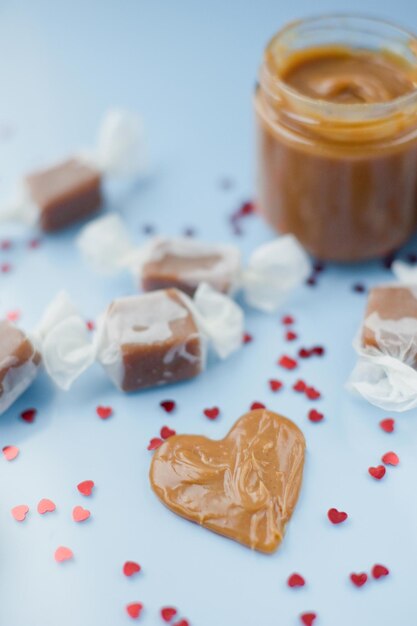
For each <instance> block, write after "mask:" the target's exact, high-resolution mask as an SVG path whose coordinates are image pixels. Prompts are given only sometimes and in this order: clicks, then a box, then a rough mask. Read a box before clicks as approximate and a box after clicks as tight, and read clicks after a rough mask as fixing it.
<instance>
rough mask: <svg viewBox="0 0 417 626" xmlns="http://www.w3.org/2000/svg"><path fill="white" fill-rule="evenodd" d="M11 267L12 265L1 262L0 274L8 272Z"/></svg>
mask: <svg viewBox="0 0 417 626" xmlns="http://www.w3.org/2000/svg"><path fill="white" fill-rule="evenodd" d="M11 269H12V266H11V265H10V263H2V264H1V265H0V272H1V273H2V274H8V273H9V272H10V271H11Z"/></svg>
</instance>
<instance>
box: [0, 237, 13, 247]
mask: <svg viewBox="0 0 417 626" xmlns="http://www.w3.org/2000/svg"><path fill="white" fill-rule="evenodd" d="M12 246H13V243H12V241H11V240H10V239H2V240H1V241H0V250H10V248H12Z"/></svg>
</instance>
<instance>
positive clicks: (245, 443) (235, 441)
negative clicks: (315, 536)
mask: <svg viewBox="0 0 417 626" xmlns="http://www.w3.org/2000/svg"><path fill="white" fill-rule="evenodd" d="M304 451H305V440H304V436H303V433H302V432H301V431H300V429H299V428H298V427H297V426H296V425H295V424H293V422H291V421H290V420H288V419H286V418H285V417H282V416H281V415H277V414H276V413H272V412H271V411H267V410H266V409H258V410H256V411H251V412H250V413H247V414H246V415H244V416H243V417H241V418H240V419H239V420H238V421H237V422H236V423H235V425H234V426H233V428H232V429H231V430H230V432H229V433H228V435H227V436H226V437H225V438H224V439H221V440H220V441H213V440H211V439H208V438H206V437H201V436H198V435H175V436H173V437H170V438H169V439H168V440H167V441H166V442H165V443H164V444H163V445H162V446H161V447H160V448H158V450H157V451H156V452H155V455H154V457H153V459H152V463H151V469H150V480H151V485H152V488H153V490H154V491H155V493H156V495H157V496H158V497H159V498H160V500H162V502H163V503H164V504H166V506H167V507H168V508H170V509H171V510H172V511H174V513H177V514H178V515H181V516H182V517H185V518H186V519H189V520H191V521H193V522H196V523H198V524H201V525H202V526H205V527H206V528H209V529H210V530H213V531H214V532H217V533H219V534H221V535H225V536H226V537H230V538H231V539H234V540H235V541H239V542H240V543H243V544H245V545H247V546H249V547H251V548H254V549H256V550H260V551H261V552H274V551H275V550H276V549H277V547H278V546H279V544H280V543H281V541H282V538H283V536H284V532H285V526H286V524H287V522H288V521H289V519H290V518H291V515H292V513H293V510H294V508H295V505H296V503H297V499H298V495H299V492H300V487H301V482H302V477H303V466H304Z"/></svg>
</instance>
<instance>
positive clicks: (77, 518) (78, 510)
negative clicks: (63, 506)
mask: <svg viewBox="0 0 417 626" xmlns="http://www.w3.org/2000/svg"><path fill="white" fill-rule="evenodd" d="M90 515H91V513H90V511H88V510H87V509H83V507H82V506H75V507H74V508H73V509H72V519H73V520H74V522H85V520H87V519H88V518H89V517H90Z"/></svg>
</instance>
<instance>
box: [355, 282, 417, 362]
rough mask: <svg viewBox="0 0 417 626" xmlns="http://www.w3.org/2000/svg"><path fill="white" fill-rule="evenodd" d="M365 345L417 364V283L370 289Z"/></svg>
mask: <svg viewBox="0 0 417 626" xmlns="http://www.w3.org/2000/svg"><path fill="white" fill-rule="evenodd" d="M362 345H363V346H364V347H365V348H371V349H372V348H373V349H377V350H380V351H381V352H383V353H384V354H389V355H391V356H394V357H396V358H400V359H401V360H402V361H403V362H404V363H408V364H410V365H415V364H416V362H417V286H415V287H414V286H407V285H383V286H381V287H374V288H373V289H371V291H370V293H369V298H368V304H367V308H366V312H365V320H364V323H363V328H362Z"/></svg>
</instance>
